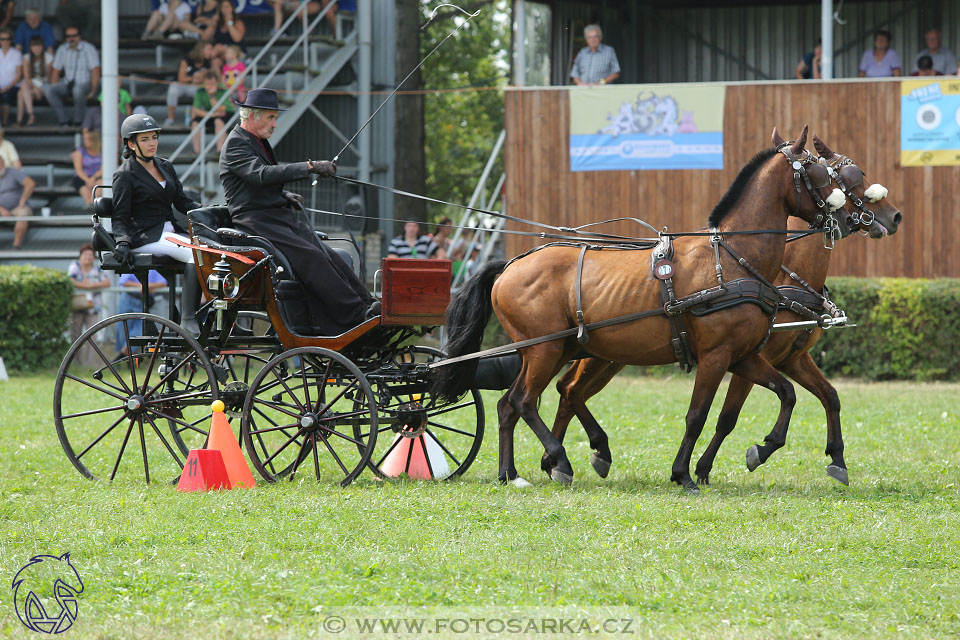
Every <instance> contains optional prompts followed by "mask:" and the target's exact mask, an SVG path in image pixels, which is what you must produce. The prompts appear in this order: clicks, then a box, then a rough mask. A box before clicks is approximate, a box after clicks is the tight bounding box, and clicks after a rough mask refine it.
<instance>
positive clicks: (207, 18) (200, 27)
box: [187, 0, 220, 38]
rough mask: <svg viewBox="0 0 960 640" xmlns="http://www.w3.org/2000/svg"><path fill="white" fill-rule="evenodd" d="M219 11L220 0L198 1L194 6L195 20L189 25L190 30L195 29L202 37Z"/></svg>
mask: <svg viewBox="0 0 960 640" xmlns="http://www.w3.org/2000/svg"><path fill="white" fill-rule="evenodd" d="M218 13H220V5H219V0H203V1H202V2H199V3H197V6H195V7H194V8H193V20H192V22H191V24H190V26H189V27H187V28H188V30H190V31H194V30H195V31H196V33H197V35H198V36H199V37H201V38H202V37H203V34H204V32H205V31H206V29H207V27H208V26H210V24H211V23H213V22H214V21H215V20H216V18H217V14H218Z"/></svg>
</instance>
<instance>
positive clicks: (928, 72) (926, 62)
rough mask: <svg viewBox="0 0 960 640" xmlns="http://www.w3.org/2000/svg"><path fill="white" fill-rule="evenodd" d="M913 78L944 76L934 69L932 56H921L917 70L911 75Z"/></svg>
mask: <svg viewBox="0 0 960 640" xmlns="http://www.w3.org/2000/svg"><path fill="white" fill-rule="evenodd" d="M910 75H911V76H942V75H943V74H942V73H940V72H939V71H937V70H936V69H934V68H933V58H931V57H930V56H920V58H918V59H917V70H916V71H914V72H913V73H911V74H910Z"/></svg>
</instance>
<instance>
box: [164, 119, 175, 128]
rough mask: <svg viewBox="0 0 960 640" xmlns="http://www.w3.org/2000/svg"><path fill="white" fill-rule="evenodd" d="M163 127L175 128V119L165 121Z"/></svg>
mask: <svg viewBox="0 0 960 640" xmlns="http://www.w3.org/2000/svg"><path fill="white" fill-rule="evenodd" d="M163 126H165V127H172V126H173V118H167V119H166V120H164V121H163Z"/></svg>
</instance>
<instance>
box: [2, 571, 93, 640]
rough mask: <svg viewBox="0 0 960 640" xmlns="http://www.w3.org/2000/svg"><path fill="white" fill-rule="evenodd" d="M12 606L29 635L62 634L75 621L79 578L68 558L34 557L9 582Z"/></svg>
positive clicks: (79, 584) (81, 583)
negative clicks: (11, 591) (34, 633)
mask: <svg viewBox="0 0 960 640" xmlns="http://www.w3.org/2000/svg"><path fill="white" fill-rule="evenodd" d="M10 588H11V589H13V602H14V606H15V607H16V609H17V617H18V618H20V622H22V623H23V624H24V626H25V627H27V628H28V629H30V630H31V631H37V632H39V633H47V634H50V633H62V632H64V631H66V630H67V629H69V628H70V627H71V626H73V623H74V622H75V621H76V619H77V612H78V604H77V596H78V595H80V594H81V593H83V581H82V580H80V574H79V573H77V570H76V569H75V568H74V566H73V565H72V564H71V563H70V554H69V553H65V554H63V555H62V556H34V557H32V558H30V562H28V563H27V565H26V566H24V567H23V568H22V569H20V571H18V572H17V575H16V576H15V577H14V578H13V584H11V585H10Z"/></svg>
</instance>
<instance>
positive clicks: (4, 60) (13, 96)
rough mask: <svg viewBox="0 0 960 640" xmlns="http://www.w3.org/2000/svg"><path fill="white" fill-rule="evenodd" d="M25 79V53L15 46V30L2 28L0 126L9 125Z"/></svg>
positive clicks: (0, 43)
mask: <svg viewBox="0 0 960 640" xmlns="http://www.w3.org/2000/svg"><path fill="white" fill-rule="evenodd" d="M21 79H23V54H21V53H20V52H19V51H17V50H16V49H14V48H13V32H12V31H10V29H7V28H3V29H0V126H4V127H5V126H7V122H8V120H10V107H12V106H14V105H16V104H17V93H19V91H20V80H21Z"/></svg>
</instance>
